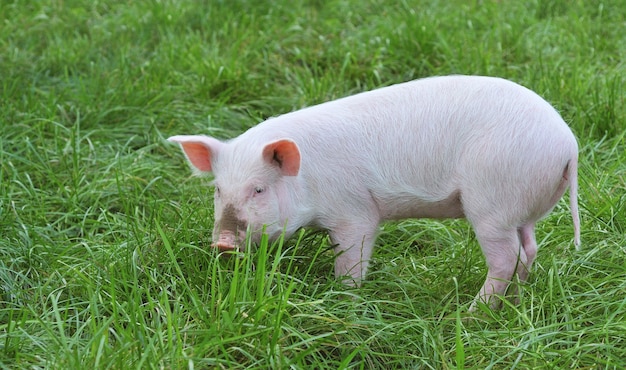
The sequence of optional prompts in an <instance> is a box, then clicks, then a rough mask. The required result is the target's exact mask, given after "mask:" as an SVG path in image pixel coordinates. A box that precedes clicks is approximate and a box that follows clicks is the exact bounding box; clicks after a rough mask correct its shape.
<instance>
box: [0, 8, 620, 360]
mask: <svg viewBox="0 0 626 370" xmlns="http://www.w3.org/2000/svg"><path fill="white" fill-rule="evenodd" d="M0 19H1V22H0V35H2V36H1V37H0V135H1V137H0V368H55V369H85V368H96V369H100V368H113V369H130V368H137V369H147V368H190V369H191V368H196V369H205V368H224V369H232V368H277V369H278V368H294V369H308V368H329V369H334V368H358V369H377V368H384V369H391V368H433V369H442V368H443V369H447V368H458V369H460V368H477V369H485V368H489V369H505V368H506V369H509V368H517V369H529V368H554V369H560V368H609V369H623V368H625V367H626V336H625V335H624V333H626V294H625V293H626V237H625V235H626V214H625V213H626V211H625V209H626V164H625V163H626V124H625V122H626V112H625V109H626V108H625V106H626V105H625V101H624V97H625V95H626V91H625V89H624V85H625V83H626V77H625V76H626V65H625V64H624V60H626V32H624V24H625V22H626V2H625V1H624V0H613V1H611V0H609V1H604V2H601V3H598V2H593V1H564V0H559V1H541V0H534V1H533V0H531V1H518V2H513V1H501V2H500V1H476V2H466V1H460V0H458V1H457V0H453V1H430V2H426V1H408V0H407V1H387V0H375V1H339V0H331V1H319V0H309V1H301V0H292V1H282V0H279V1H274V2H260V1H243V0H241V1H206V2H197V1H188V0H181V1H174V0H163V1H148V0H144V1H132V2H131V1H125V2H118V1H113V0H103V1H94V2H92V1H86V0H65V1H38V0H33V1H26V2H24V1H12V0H7V1H2V2H1V3H0ZM452 73H462V74H484V75H494V76H501V77H505V78H508V79H511V80H514V81H517V82H519V83H521V84H523V85H525V86H528V87H529V88H531V89H533V90H535V91H537V92H538V93H539V94H541V95H542V96H544V97H545V98H546V99H547V100H548V101H550V102H551V103H553V104H554V105H555V106H556V107H557V108H558V109H559V111H560V112H561V113H562V115H563V117H564V118H565V119H566V121H567V122H569V123H570V124H571V127H572V129H573V131H574V132H575V133H576V135H577V137H578V138H579V143H580V148H581V150H580V207H581V218H582V238H583V245H582V250H581V251H579V252H577V251H575V250H574V247H573V244H572V240H573V231H572V225H571V219H570V216H569V209H568V207H567V203H566V202H564V201H562V202H561V203H559V205H558V206H557V208H556V209H555V210H554V212H553V213H552V214H551V215H550V216H549V217H547V218H546V220H545V221H543V222H542V223H541V224H540V225H539V227H538V231H537V234H538V235H537V238H538V241H539V242H540V246H541V248H540V252H539V256H538V259H537V262H536V264H535V266H534V271H533V273H532V274H531V276H530V279H529V281H528V282H527V283H525V284H524V286H523V289H522V290H521V292H522V300H521V304H520V305H517V306H515V305H512V304H506V305H505V307H504V308H503V309H501V310H499V311H494V312H491V311H487V310H484V311H483V312H480V313H479V314H477V315H474V316H471V317H468V315H467V313H466V311H467V308H468V307H469V303H470V302H471V299H472V297H473V296H474V294H475V293H476V292H477V291H478V289H479V288H480V286H481V285H482V282H483V279H484V276H485V274H486V268H485V265H484V261H483V258H482V255H481V253H480V249H479V246H478V244H477V242H476V240H475V238H474V236H473V233H472V232H471V230H470V227H469V225H468V224H467V223H466V222H465V221H463V220H456V221H443V222H436V221H430V220H407V221H403V222H399V223H388V224H385V225H384V226H383V227H382V230H381V236H380V238H379V240H378V243H377V246H378V248H377V250H376V252H375V256H374V260H373V263H372V268H371V273H370V275H369V278H368V281H367V282H366V283H365V284H364V286H363V287H362V288H360V289H350V288H346V287H344V286H342V285H340V284H339V283H338V282H336V281H335V280H334V278H333V276H332V275H333V273H332V271H333V268H332V263H333V255H332V253H331V251H330V249H329V242H328V239H327V237H326V236H325V235H324V234H321V233H318V234H315V233H311V232H304V233H302V234H300V235H298V236H296V237H294V238H292V239H290V240H287V241H284V242H283V241H281V242H278V243H261V245H260V246H258V248H252V249H251V252H249V253H246V254H244V255H242V256H239V257H232V258H220V257H219V255H218V253H217V252H216V251H215V250H213V249H211V248H210V231H211V228H212V223H213V212H212V190H211V189H210V187H209V186H207V180H203V179H198V178H194V177H191V176H190V171H189V169H188V167H187V166H186V164H185V163H184V158H183V157H182V155H181V153H180V151H179V150H178V149H177V148H176V147H174V146H172V145H170V144H168V143H166V142H165V140H164V138H167V137H168V136H170V135H174V134H185V133H187V134H191V133H203V134H210V135H214V136H218V137H221V138H228V137H232V136H235V135H238V134H239V133H241V132H243V131H244V130H245V129H246V128H249V127H251V126H253V125H254V124H256V123H257V122H259V121H261V120H263V119H264V118H267V117H269V116H274V115H277V114H280V113H284V112H288V111H291V110H294V109H298V108H301V107H303V106H306V105H311V104H315V103H319V102H322V101H326V100H330V99H334V98H337V97H341V96H345V95H349V94H352V93H355V92H359V91H363V90H368V89H372V88H375V87H379V86H384V85H389V84H393V83H397V82H401V81H406V80H410V79H414V78H419V77H424V76H431V75H444V74H452Z"/></svg>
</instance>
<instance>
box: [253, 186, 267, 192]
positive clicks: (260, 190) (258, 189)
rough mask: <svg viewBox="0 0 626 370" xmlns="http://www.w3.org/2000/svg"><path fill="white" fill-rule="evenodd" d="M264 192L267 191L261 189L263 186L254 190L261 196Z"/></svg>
mask: <svg viewBox="0 0 626 370" xmlns="http://www.w3.org/2000/svg"><path fill="white" fill-rule="evenodd" d="M264 191H265V189H264V188H263V187H261V186H257V187H255V188H254V193H255V194H261V193H263V192H264Z"/></svg>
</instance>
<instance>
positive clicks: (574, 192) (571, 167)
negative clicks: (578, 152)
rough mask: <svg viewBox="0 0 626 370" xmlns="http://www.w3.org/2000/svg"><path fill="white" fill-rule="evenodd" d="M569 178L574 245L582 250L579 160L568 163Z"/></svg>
mask: <svg viewBox="0 0 626 370" xmlns="http://www.w3.org/2000/svg"><path fill="white" fill-rule="evenodd" d="M567 178H568V179H569V208H570V212H572V221H573V223H574V245H575V246H576V250H580V216H579V215H578V160H577V158H574V159H572V160H571V161H570V162H569V163H568V165H567Z"/></svg>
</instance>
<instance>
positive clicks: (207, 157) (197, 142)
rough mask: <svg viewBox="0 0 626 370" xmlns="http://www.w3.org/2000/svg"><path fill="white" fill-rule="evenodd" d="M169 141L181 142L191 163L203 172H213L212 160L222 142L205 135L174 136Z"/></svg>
mask: <svg viewBox="0 0 626 370" xmlns="http://www.w3.org/2000/svg"><path fill="white" fill-rule="evenodd" d="M167 140H168V141H171V142H174V143H179V144H180V147H181V149H182V150H183V152H184V153H185V156H186V157H187V160H189V163H191V165H192V166H193V167H194V168H195V169H197V170H199V171H201V172H211V171H212V168H211V167H212V166H211V161H212V159H213V157H215V155H216V153H217V151H218V150H219V148H220V147H221V146H222V142H221V141H219V140H217V139H214V138H212V137H208V136H203V135H178V136H172V137H170V138H169V139H167Z"/></svg>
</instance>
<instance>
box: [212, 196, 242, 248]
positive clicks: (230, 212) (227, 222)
mask: <svg viewBox="0 0 626 370" xmlns="http://www.w3.org/2000/svg"><path fill="white" fill-rule="evenodd" d="M237 213H238V212H237V210H236V208H235V207H234V206H233V205H232V204H229V205H227V206H226V207H224V211H223V212H222V216H221V217H220V219H219V220H217V221H216V222H215V229H214V230H213V245H212V246H213V247H214V248H218V249H219V250H220V251H235V250H241V249H243V248H241V246H242V243H243V241H244V240H245V238H246V230H247V223H246V222H245V221H243V220H241V219H239V218H238V217H237Z"/></svg>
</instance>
